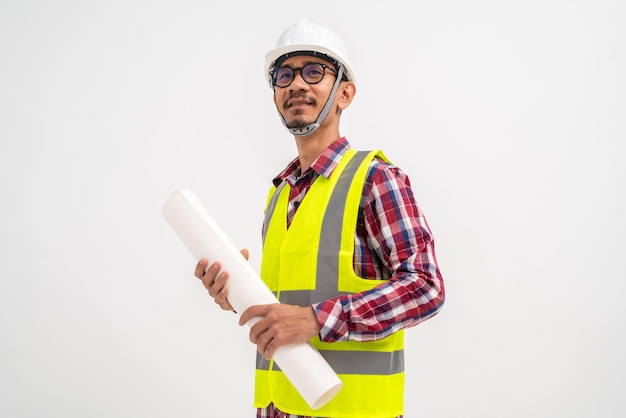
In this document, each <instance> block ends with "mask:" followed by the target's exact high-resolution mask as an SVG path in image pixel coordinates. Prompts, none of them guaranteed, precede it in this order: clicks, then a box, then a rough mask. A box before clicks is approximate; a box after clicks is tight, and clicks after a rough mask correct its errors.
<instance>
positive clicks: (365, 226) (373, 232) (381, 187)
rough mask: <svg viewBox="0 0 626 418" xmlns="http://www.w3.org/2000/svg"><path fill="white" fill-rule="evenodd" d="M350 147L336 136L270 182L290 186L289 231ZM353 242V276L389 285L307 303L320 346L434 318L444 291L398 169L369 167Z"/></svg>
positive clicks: (267, 412) (276, 414)
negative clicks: (314, 188) (305, 163)
mask: <svg viewBox="0 0 626 418" xmlns="http://www.w3.org/2000/svg"><path fill="white" fill-rule="evenodd" d="M349 148H350V144H349V143H348V141H347V140H346V139H345V138H340V139H338V140H337V141H335V142H334V143H333V144H331V145H330V147H328V148H327V149H326V150H325V151H324V152H323V153H322V154H321V155H320V156H319V157H318V158H317V159H316V160H315V161H314V162H313V164H312V165H311V167H310V168H309V169H308V170H306V172H305V173H302V174H301V173H300V163H299V160H298V159H297V158H296V159H294V160H293V161H292V162H291V163H290V164H289V165H288V166H287V168H285V169H284V170H283V171H282V172H281V173H280V174H279V175H278V176H277V177H276V178H275V179H274V184H275V185H276V186H278V185H279V184H280V183H281V182H283V181H286V182H288V183H289V185H290V186H291V193H290V196H289V206H288V214H287V225H288V226H289V225H290V224H291V221H292V219H293V217H294V215H295V214H296V212H297V210H298V206H299V204H300V202H301V201H302V199H303V198H304V196H305V195H306V192H307V191H308V190H309V188H310V187H311V185H312V184H313V182H314V181H315V179H316V178H317V177H318V176H324V177H326V178H328V177H330V175H331V174H332V172H333V170H334V169H335V168H336V167H337V164H338V163H339V161H340V160H341V157H343V155H344V154H345V152H346V150H348V149H349ZM354 239H355V254H354V271H355V272H356V274H357V275H359V276H360V277H363V278H366V279H384V280H388V282H386V283H383V284H381V285H379V286H377V287H375V288H374V289H371V290H369V291H366V292H363V293H358V294H353V295H346V296H338V297H336V298H333V299H329V300H326V301H323V302H320V303H317V304H315V305H313V308H314V309H315V312H316V314H317V319H318V322H319V324H320V339H321V340H322V341H324V342H337V341H348V340H351V341H375V340H380V339H383V338H385V337H387V336H389V335H390V334H392V333H394V332H397V331H399V330H401V329H404V328H408V327H412V326H414V325H417V324H419V323H420V322H423V321H425V320H427V319H428V318H430V317H432V316H434V315H436V314H437V312H438V311H439V309H440V308H441V306H442V305H443V301H444V288H443V279H442V277H441V272H440V271H439V267H438V265H437V259H436V256H435V248H434V241H433V237H432V234H431V232H430V228H429V227H428V224H427V222H426V219H425V217H424V214H423V213H422V211H421V209H420V208H419V206H418V205H417V203H416V202H415V199H414V196H413V192H412V190H411V185H410V182H409V179H408V177H407V175H406V174H405V173H404V172H403V171H402V170H401V169H400V168H398V167H396V166H394V165H392V164H389V163H386V162H384V161H379V160H374V161H372V163H371V164H370V169H369V171H368V174H367V179H366V182H365V186H364V187H363V198H362V200H361V206H360V210H359V215H358V220H357V228H356V233H355V237H354ZM373 391H374V392H373V394H375V388H373ZM257 417H258V418H303V417H300V416H297V415H290V414H285V413H283V412H281V411H278V410H277V409H276V408H275V407H274V405H273V404H270V405H269V406H268V407H267V408H261V409H258V411H257Z"/></svg>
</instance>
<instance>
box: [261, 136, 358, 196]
mask: <svg viewBox="0 0 626 418" xmlns="http://www.w3.org/2000/svg"><path fill="white" fill-rule="evenodd" d="M349 149H350V143H349V142H348V140H347V139H346V137H341V138H339V139H337V140H336V141H334V142H333V143H332V144H330V145H329V146H328V148H326V149H325V150H324V151H323V152H322V153H321V154H320V155H319V156H318V157H317V158H316V159H315V161H313V164H311V167H310V168H309V170H312V171H314V172H316V173H317V174H319V175H320V176H323V177H326V178H330V175H331V174H332V173H333V171H334V170H335V168H336V167H337V164H339V161H341V157H343V156H344V154H345V153H346V151H347V150H349ZM307 171H308V170H307ZM301 174H305V173H300V160H299V159H298V157H296V158H294V159H293V160H292V161H291V162H290V163H289V165H287V167H285V169H284V170H283V171H281V172H280V173H279V174H278V175H277V176H276V177H275V178H274V179H273V180H272V182H273V183H274V186H276V187H278V186H279V185H280V183H282V182H283V181H287V179H288V178H289V177H292V178H293V179H295V178H298V177H300V176H301Z"/></svg>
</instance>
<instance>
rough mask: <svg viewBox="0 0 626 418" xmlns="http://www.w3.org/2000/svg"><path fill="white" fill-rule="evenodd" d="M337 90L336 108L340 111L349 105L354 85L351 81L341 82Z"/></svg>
mask: <svg viewBox="0 0 626 418" xmlns="http://www.w3.org/2000/svg"><path fill="white" fill-rule="evenodd" d="M341 84H342V85H341V86H339V89H338V90H337V109H339V111H342V110H344V109H346V108H347V107H348V106H350V103H352V100H353V99H354V95H355V94H356V85H355V84H354V83H353V82H351V81H346V82H343V83H341Z"/></svg>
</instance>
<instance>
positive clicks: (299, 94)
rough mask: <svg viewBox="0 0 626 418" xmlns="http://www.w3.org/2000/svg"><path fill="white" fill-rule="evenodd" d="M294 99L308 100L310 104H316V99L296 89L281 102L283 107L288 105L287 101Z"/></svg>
mask: <svg viewBox="0 0 626 418" xmlns="http://www.w3.org/2000/svg"><path fill="white" fill-rule="evenodd" d="M295 99H298V100H302V101H305V102H309V103H311V104H312V105H316V104H317V101H316V100H315V99H314V98H312V97H308V96H307V95H306V93H303V92H299V91H297V92H293V93H290V94H289V96H287V98H286V99H285V101H284V102H283V108H286V107H288V106H289V102H290V101H292V100H295Z"/></svg>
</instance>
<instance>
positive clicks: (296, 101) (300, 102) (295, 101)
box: [287, 100, 311, 107]
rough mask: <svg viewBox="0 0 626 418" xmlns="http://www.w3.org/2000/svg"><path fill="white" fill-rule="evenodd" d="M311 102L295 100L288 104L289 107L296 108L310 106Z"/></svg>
mask: <svg viewBox="0 0 626 418" xmlns="http://www.w3.org/2000/svg"><path fill="white" fill-rule="evenodd" d="M310 104H311V102H307V101H305V100H294V101H291V102H289V103H288V104H287V107H294V106H308V105H310Z"/></svg>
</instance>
